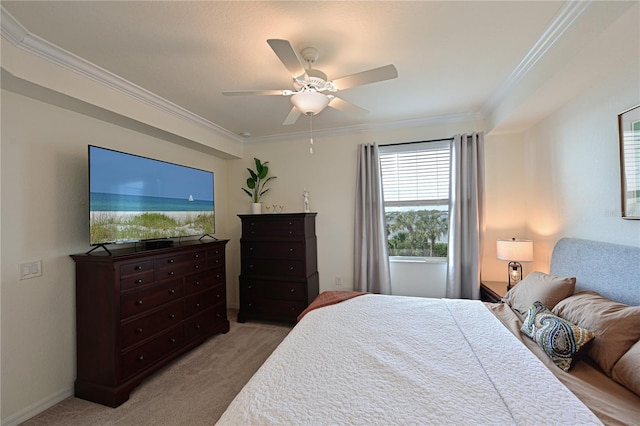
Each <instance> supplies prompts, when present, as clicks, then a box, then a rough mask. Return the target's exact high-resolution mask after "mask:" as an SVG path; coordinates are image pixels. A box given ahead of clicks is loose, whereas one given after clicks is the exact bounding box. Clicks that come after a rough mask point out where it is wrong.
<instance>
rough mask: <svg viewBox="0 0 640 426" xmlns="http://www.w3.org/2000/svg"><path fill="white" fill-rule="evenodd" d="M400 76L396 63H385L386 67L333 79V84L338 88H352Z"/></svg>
mask: <svg viewBox="0 0 640 426" xmlns="http://www.w3.org/2000/svg"><path fill="white" fill-rule="evenodd" d="M396 77H398V70H397V69H396V67H395V66H394V65H385V66H384V67H380V68H374V69H371V70H369V71H362V72H358V73H355V74H351V75H347V76H344V77H340V78H337V79H335V80H333V86H334V87H335V88H336V90H345V89H350V88H352V87H356V86H362V85H364V84H370V83H375V82H378V81H384V80H390V79H392V78H396Z"/></svg>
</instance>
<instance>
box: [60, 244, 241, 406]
mask: <svg viewBox="0 0 640 426" xmlns="http://www.w3.org/2000/svg"><path fill="white" fill-rule="evenodd" d="M227 242H228V240H217V241H207V242H204V241H203V242H201V241H197V240H196V241H187V242H183V243H180V244H178V245H176V246H173V247H170V248H161V249H156V250H144V251H142V250H140V249H136V248H126V249H119V250H111V253H112V255H109V253H107V252H102V251H100V252H92V253H89V254H76V255H72V256H71V257H72V258H73V260H74V261H75V262H76V333H77V337H76V341H77V378H76V381H75V396H76V397H78V398H82V399H86V400H89V401H93V402H97V403H99V404H103V405H108V406H110V407H117V406H118V405H120V404H122V403H123V402H125V401H126V400H127V399H129V393H130V391H131V389H133V388H134V387H135V386H137V385H138V384H140V382H141V381H142V380H143V379H144V378H145V377H147V376H149V375H150V374H151V373H153V372H154V371H156V370H158V369H159V368H160V367H162V366H163V365H165V364H167V363H168V362H169V361H171V360H173V359H175V358H176V357H177V356H179V355H180V354H182V353H184V352H186V351H189V350H191V349H192V348H194V347H195V346H197V345H199V344H201V343H202V342H203V341H204V340H205V339H207V338H208V337H209V336H211V335H213V334H215V333H226V332H227V331H229V321H228V319H227V302H226V277H225V245H226V243H227Z"/></svg>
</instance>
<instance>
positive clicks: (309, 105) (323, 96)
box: [222, 39, 398, 125]
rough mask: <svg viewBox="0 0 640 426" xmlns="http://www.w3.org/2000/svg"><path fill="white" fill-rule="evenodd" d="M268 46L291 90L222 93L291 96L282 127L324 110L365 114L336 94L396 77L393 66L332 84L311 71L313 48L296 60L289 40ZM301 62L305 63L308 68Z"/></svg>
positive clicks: (321, 73) (304, 51)
mask: <svg viewBox="0 0 640 426" xmlns="http://www.w3.org/2000/svg"><path fill="white" fill-rule="evenodd" d="M267 43H269V46H271V48H272V49H273V51H274V52H275V54H276V55H277V56H278V58H279V59H280V61H281V62H282V63H283V64H284V66H285V68H286V69H287V70H288V71H289V73H290V74H291V77H292V78H293V89H283V90H237V91H225V92H222V94H223V95H226V96H245V95H267V96H269V95H271V96H291V103H292V104H293V108H291V111H290V112H289V115H288V116H287V118H286V119H285V120H284V122H283V123H282V124H284V125H290V124H294V123H295V122H296V121H297V120H298V117H300V114H305V115H308V116H314V115H317V114H318V113H320V112H321V111H322V110H323V109H325V108H326V107H327V106H329V107H331V108H335V109H337V110H339V111H343V112H347V113H351V114H364V113H367V112H368V111H367V110H365V109H363V108H360V107H359V106H356V105H354V104H352V103H351V102H348V101H345V100H344V99H341V98H339V97H338V96H336V95H335V93H337V92H339V91H340V90H345V89H350V88H352V87H356V86H362V85H365V84H370V83H376V82H378V81H384V80H390V79H392V78H396V77H398V71H397V70H396V67H395V66H393V65H385V66H383V67H379V68H374V69H370V70H368V71H362V72H359V73H356V74H351V75H347V76H344V77H341V78H337V79H334V80H329V79H327V75H326V74H325V73H323V72H322V71H320V70H317V69H313V68H311V65H312V64H313V63H315V61H316V60H317V59H318V51H317V50H316V49H315V48H313V47H307V48H305V49H303V50H302V51H301V52H300V54H301V56H302V58H300V57H299V56H298V54H297V53H296V51H295V50H294V49H293V47H292V46H291V43H289V41H288V40H279V39H269V40H267ZM303 61H304V62H305V63H306V65H307V67H306V68H305V65H304V63H303Z"/></svg>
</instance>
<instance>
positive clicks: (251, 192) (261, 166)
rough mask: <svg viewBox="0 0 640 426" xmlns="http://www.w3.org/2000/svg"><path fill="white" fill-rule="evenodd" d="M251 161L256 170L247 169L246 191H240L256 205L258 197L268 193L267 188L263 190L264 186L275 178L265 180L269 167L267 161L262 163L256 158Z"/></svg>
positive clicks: (244, 189)
mask: <svg viewBox="0 0 640 426" xmlns="http://www.w3.org/2000/svg"><path fill="white" fill-rule="evenodd" d="M253 160H254V163H255V165H256V169H255V170H251V169H250V168H247V171H248V172H249V178H247V188H248V189H247V188H241V189H242V190H243V191H244V192H245V193H246V194H247V195H248V196H249V197H251V200H252V201H253V202H254V203H258V202H259V201H260V197H262V196H263V195H264V194H265V193H266V192H267V191H269V188H265V185H266V184H267V183H268V182H269V181H270V180H272V179H275V178H276V177H275V176H270V177H268V178H267V175H268V174H269V167H267V164H269V162H268V161H265V162H264V163H263V162H261V161H260V160H259V159H257V158H254V159H253Z"/></svg>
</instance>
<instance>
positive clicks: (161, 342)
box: [120, 325, 184, 378]
mask: <svg viewBox="0 0 640 426" xmlns="http://www.w3.org/2000/svg"><path fill="white" fill-rule="evenodd" d="M183 344H184V329H183V327H182V326H181V325H180V326H178V327H176V328H174V329H172V330H169V331H167V332H166V333H163V334H161V335H160V336H158V337H156V338H155V339H153V340H151V341H150V342H148V343H145V344H144V345H141V346H139V347H137V348H133V349H131V350H129V351H127V352H125V353H123V354H122V356H121V357H120V365H121V369H122V378H127V377H129V376H132V375H134V374H135V373H137V372H138V371H140V370H142V369H144V368H145V367H147V366H149V365H151V364H153V363H154V362H156V361H158V360H160V359H162V358H164V357H165V356H166V355H168V354H170V353H171V352H173V351H175V350H178V349H180V347H181V346H182V345H183Z"/></svg>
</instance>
